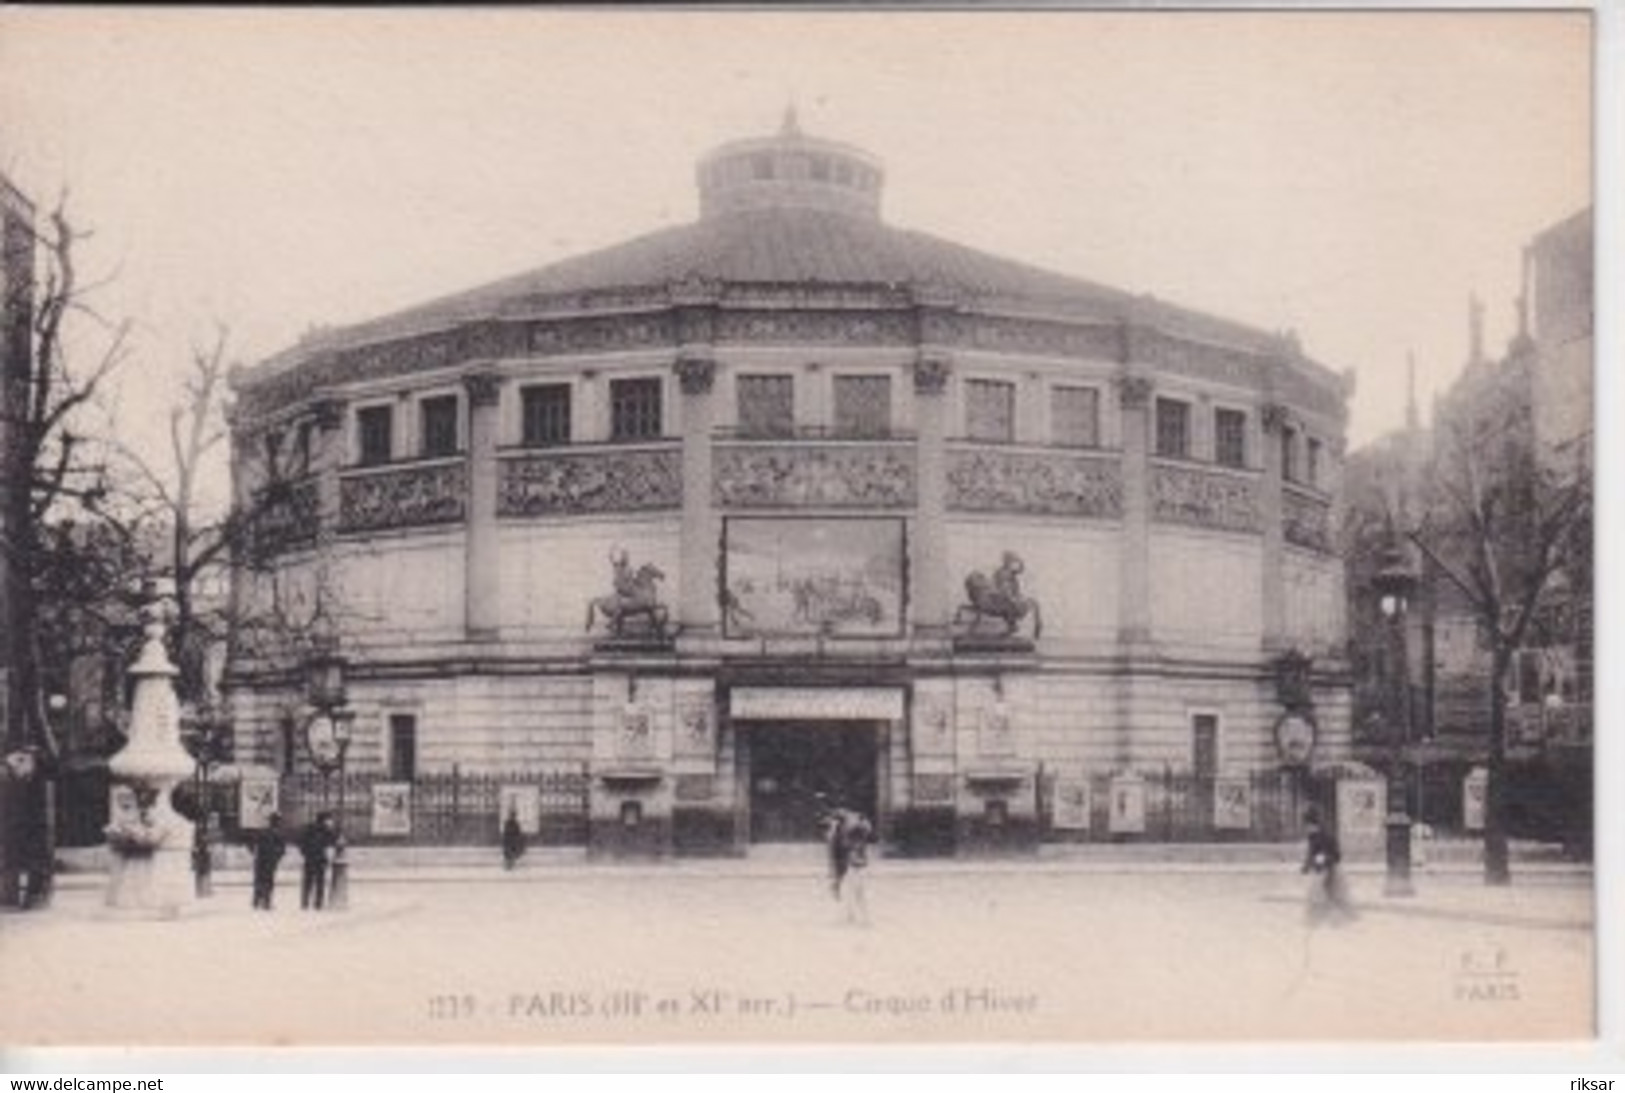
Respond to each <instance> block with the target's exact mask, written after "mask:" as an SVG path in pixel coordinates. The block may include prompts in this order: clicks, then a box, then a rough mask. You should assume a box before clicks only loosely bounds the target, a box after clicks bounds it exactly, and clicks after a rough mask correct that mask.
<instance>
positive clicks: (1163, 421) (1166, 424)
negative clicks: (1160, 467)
mask: <svg viewBox="0 0 1625 1093" xmlns="http://www.w3.org/2000/svg"><path fill="white" fill-rule="evenodd" d="M1157 454H1158V455H1160V456H1166V457H1167V458H1169V459H1188V458H1190V454H1191V407H1190V403H1188V402H1180V401H1179V400H1178V399H1171V398H1159V399H1158V400H1157Z"/></svg>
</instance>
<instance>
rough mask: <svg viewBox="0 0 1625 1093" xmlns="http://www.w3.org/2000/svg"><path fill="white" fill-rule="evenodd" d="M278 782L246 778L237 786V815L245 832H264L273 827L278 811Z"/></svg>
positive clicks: (272, 779) (249, 776)
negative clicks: (273, 820)
mask: <svg viewBox="0 0 1625 1093" xmlns="http://www.w3.org/2000/svg"><path fill="white" fill-rule="evenodd" d="M277 793H278V791H277V780H276V779H275V778H256V777H254V776H252V775H248V776H244V778H243V780H242V781H241V782H239V783H238V784H237V814H238V816H239V817H240V819H239V821H238V822H239V823H240V825H241V826H242V828H243V829H244V830H245V831H263V830H265V829H266V828H267V827H270V826H271V816H272V815H273V814H275V813H276V811H277V800H278V797H277Z"/></svg>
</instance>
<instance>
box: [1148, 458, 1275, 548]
mask: <svg viewBox="0 0 1625 1093" xmlns="http://www.w3.org/2000/svg"><path fill="white" fill-rule="evenodd" d="M1151 518H1152V519H1153V520H1155V521H1156V522H1157V523H1159V524H1184V525H1186V526H1188V527H1198V528H1209V529H1212V530H1215V531H1237V532H1257V531H1258V530H1259V519H1258V483H1257V482H1255V481H1254V480H1252V479H1251V478H1243V477H1239V476H1237V475H1233V474H1223V473H1220V472H1217V471H1209V470H1203V469H1201V468H1199V467H1179V466H1167V465H1159V466H1156V467H1153V468H1152V473H1151Z"/></svg>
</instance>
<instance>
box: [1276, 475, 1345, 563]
mask: <svg viewBox="0 0 1625 1093" xmlns="http://www.w3.org/2000/svg"><path fill="white" fill-rule="evenodd" d="M1281 536H1282V538H1284V539H1285V540H1286V541H1287V542H1289V543H1291V544H1293V545H1294V546H1301V547H1306V548H1307V549H1309V550H1318V551H1320V552H1321V553H1330V552H1331V550H1332V506H1331V502H1330V501H1329V500H1327V499H1325V498H1323V497H1316V496H1314V495H1312V494H1307V493H1301V492H1299V491H1298V490H1294V489H1286V490H1283V491H1282V492H1281Z"/></svg>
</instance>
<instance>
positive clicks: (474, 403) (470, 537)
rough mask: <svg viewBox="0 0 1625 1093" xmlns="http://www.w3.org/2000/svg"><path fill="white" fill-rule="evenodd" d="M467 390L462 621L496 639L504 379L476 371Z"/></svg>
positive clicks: (471, 631)
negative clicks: (499, 454) (499, 457)
mask: <svg viewBox="0 0 1625 1093" xmlns="http://www.w3.org/2000/svg"><path fill="white" fill-rule="evenodd" d="M463 386H464V389H465V390H466V391H467V392H468V533H467V536H466V539H465V547H464V552H465V553H464V566H463V579H464V583H463V620H464V627H465V629H466V631H467V634H468V636H469V637H471V638H482V639H491V638H495V637H496V635H497V628H498V626H499V624H500V620H501V611H502V579H501V557H500V551H501V546H500V540H499V538H498V536H497V435H498V432H499V428H500V412H499V411H500V407H501V404H502V379H501V377H499V376H495V375H492V374H490V373H478V374H475V375H472V376H467V377H465V378H464V380H463Z"/></svg>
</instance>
